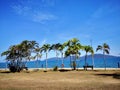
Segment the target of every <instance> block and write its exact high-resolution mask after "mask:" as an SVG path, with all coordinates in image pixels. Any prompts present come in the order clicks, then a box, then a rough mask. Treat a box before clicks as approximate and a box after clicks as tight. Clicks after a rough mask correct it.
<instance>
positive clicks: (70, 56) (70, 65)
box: [70, 55, 72, 68]
mask: <svg viewBox="0 0 120 90" xmlns="http://www.w3.org/2000/svg"><path fill="white" fill-rule="evenodd" d="M71 64H72V62H71V55H70V67H71V68H72V65H71Z"/></svg>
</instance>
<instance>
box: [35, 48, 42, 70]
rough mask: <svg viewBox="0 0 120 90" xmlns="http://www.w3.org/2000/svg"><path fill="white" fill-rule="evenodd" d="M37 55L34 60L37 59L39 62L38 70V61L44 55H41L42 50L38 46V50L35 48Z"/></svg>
mask: <svg viewBox="0 0 120 90" xmlns="http://www.w3.org/2000/svg"><path fill="white" fill-rule="evenodd" d="M34 52H35V53H36V55H35V56H34V59H35V58H36V59H37V60H36V61H37V64H36V67H37V68H38V59H39V58H41V57H42V54H41V48H40V47H39V46H38V47H37V48H35V51H34Z"/></svg>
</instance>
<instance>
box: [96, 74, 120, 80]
mask: <svg viewBox="0 0 120 90" xmlns="http://www.w3.org/2000/svg"><path fill="white" fill-rule="evenodd" d="M95 75H98V76H104V77H113V78H115V79H120V73H113V74H105V73H104V74H95Z"/></svg>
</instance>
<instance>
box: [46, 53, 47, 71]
mask: <svg viewBox="0 0 120 90" xmlns="http://www.w3.org/2000/svg"><path fill="white" fill-rule="evenodd" d="M46 70H47V52H46Z"/></svg>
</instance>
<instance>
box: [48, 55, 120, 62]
mask: <svg viewBox="0 0 120 90" xmlns="http://www.w3.org/2000/svg"><path fill="white" fill-rule="evenodd" d="M73 57H74V56H72V57H71V58H73ZM91 58H92V56H91V55H88V56H87V60H91ZM105 58H106V59H116V58H118V59H120V57H119V56H113V55H105ZM61 59H62V58H56V57H53V58H48V59H47V60H48V61H55V60H61ZM84 59H85V56H81V57H79V59H78V60H84ZM98 59H103V54H94V60H98ZM64 60H70V56H68V57H66V58H64Z"/></svg>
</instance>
